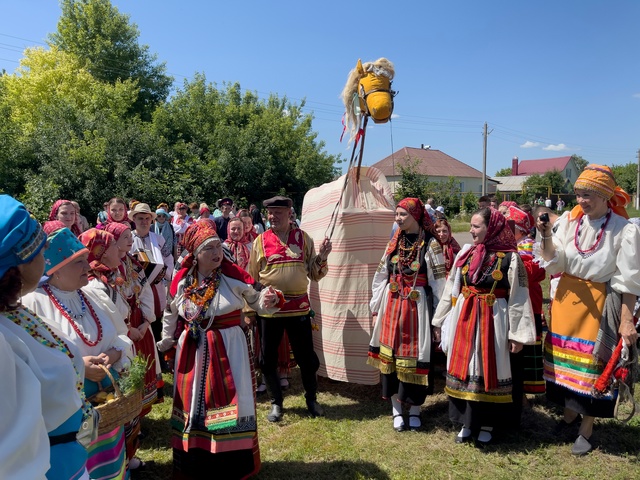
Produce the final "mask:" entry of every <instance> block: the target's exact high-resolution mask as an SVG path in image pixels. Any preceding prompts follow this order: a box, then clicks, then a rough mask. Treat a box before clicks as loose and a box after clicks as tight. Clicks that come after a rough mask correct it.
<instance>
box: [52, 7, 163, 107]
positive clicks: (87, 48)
mask: <svg viewBox="0 0 640 480" xmlns="http://www.w3.org/2000/svg"><path fill="white" fill-rule="evenodd" d="M61 7H62V15H61V16H60V19H59V20H58V30H57V32H55V33H52V34H50V35H49V44H50V45H51V46H55V47H58V48H59V49H60V50H63V51H65V52H68V53H71V54H73V55H74V56H76V57H77V59H78V61H79V62H80V63H81V66H82V67H84V68H86V69H87V70H88V71H89V72H90V73H91V74H92V75H93V76H94V77H95V78H97V79H99V80H102V81H105V82H108V83H111V84H116V83H117V82H118V81H125V80H131V81H134V82H135V83H136V85H137V86H138V88H139V90H138V96H137V98H136V101H135V103H134V104H133V106H132V108H131V112H132V113H135V114H139V115H141V117H142V118H143V119H144V120H150V119H151V113H152V112H153V110H154V109H155V108H156V107H157V106H158V105H159V104H161V103H162V102H164V101H165V100H166V98H167V96H168V94H169V89H170V87H171V84H172V82H173V79H172V78H171V77H170V76H167V75H166V67H165V64H164V63H158V62H157V56H156V55H155V54H151V53H149V47H148V46H147V45H140V44H139V43H138V39H139V37H140V32H139V30H138V27H137V26H136V25H135V24H134V23H130V19H129V15H125V14H122V13H120V12H119V11H118V9H117V8H116V7H114V6H113V5H112V4H111V2H110V1H109V0H62V2H61Z"/></svg>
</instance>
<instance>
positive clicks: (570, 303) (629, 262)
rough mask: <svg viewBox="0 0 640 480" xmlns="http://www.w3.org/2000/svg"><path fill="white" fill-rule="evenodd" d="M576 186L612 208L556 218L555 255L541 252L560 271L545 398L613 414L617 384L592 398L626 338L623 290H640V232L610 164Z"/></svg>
mask: <svg viewBox="0 0 640 480" xmlns="http://www.w3.org/2000/svg"><path fill="white" fill-rule="evenodd" d="M574 188H575V189H582V190H588V191H590V192H595V193H596V194H598V195H600V196H602V197H604V198H605V199H608V211H607V213H606V214H605V215H604V216H602V217H601V218H591V217H590V216H589V215H585V214H584V213H583V211H582V208H581V207H580V206H579V205H578V206H577V207H575V208H574V209H573V210H572V211H571V213H570V215H569V216H563V217H562V218H561V219H560V221H559V223H558V229H557V231H556V233H555V234H554V235H553V239H552V241H553V245H554V247H555V255H554V257H553V258H552V259H551V260H550V261H545V260H544V259H543V258H542V257H541V256H538V253H539V252H538V251H536V257H537V258H538V261H539V262H540V264H541V266H543V267H545V268H546V270H547V271H548V272H549V273H551V274H558V273H560V274H561V277H560V282H559V283H558V287H557V289H556V291H555V295H554V298H553V303H552V307H551V319H550V322H549V332H548V333H547V336H546V338H545V344H544V355H545V357H544V378H545V380H546V381H547V397H548V398H549V399H551V400H552V401H554V402H555V403H558V404H560V405H563V406H565V407H567V408H569V409H571V410H573V411H576V412H578V413H580V414H582V415H587V416H592V417H612V416H613V414H614V407H615V399H616V397H617V393H618V392H617V389H615V388H614V389H609V390H607V391H606V392H604V394H602V395H594V393H593V387H594V383H595V382H596V380H597V379H598V378H599V377H600V375H601V374H602V372H603V370H604V367H605V365H606V363H607V361H608V360H609V359H610V358H611V355H612V352H613V350H614V349H615V347H616V345H617V343H618V340H619V338H620V337H619V334H618V329H619V328H620V311H621V307H620V295H621V294H625V293H627V294H631V295H635V296H638V295H640V268H638V255H640V233H639V232H638V229H637V228H636V227H635V225H633V224H631V223H629V222H628V220H627V217H626V211H625V210H624V205H625V204H626V203H628V198H629V197H628V195H626V193H624V191H622V190H621V189H620V187H617V186H616V184H615V180H614V179H613V175H612V174H611V171H610V169H609V168H608V167H601V166H598V165H589V166H588V167H586V168H585V170H584V172H583V173H582V174H581V175H580V177H579V178H578V180H577V181H576V184H575V187H574Z"/></svg>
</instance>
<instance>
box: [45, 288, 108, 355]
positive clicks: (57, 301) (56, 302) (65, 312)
mask: <svg viewBox="0 0 640 480" xmlns="http://www.w3.org/2000/svg"><path fill="white" fill-rule="evenodd" d="M42 289H43V290H44V291H45V292H46V293H47V295H49V298H50V299H51V303H53V305H54V306H55V307H56V308H57V309H58V310H59V311H60V313H62V316H63V317H64V318H66V319H67V321H68V322H69V324H70V325H71V328H73V331H74V332H76V335H78V337H80V339H81V340H82V342H83V343H84V344H85V345H88V346H90V347H95V346H96V345H98V344H99V343H100V342H101V341H102V323H100V319H99V318H98V315H97V314H96V312H95V310H94V309H93V307H92V306H91V303H89V302H87V300H86V298H85V296H84V293H82V290H76V292H77V293H78V296H79V297H80V303H81V304H82V313H81V314H80V315H79V316H78V315H74V314H73V312H72V311H71V309H70V308H69V307H67V306H66V305H65V304H64V303H62V300H60V299H59V298H58V297H56V295H55V294H54V293H53V290H52V289H51V287H50V286H49V285H46V284H45V285H43V286H42ZM85 305H87V306H88V307H89V313H91V318H93V321H94V322H96V327H97V328H98V338H97V339H96V341H95V342H92V341H90V340H89V339H88V338H87V337H86V336H85V335H84V333H83V332H82V330H80V328H79V327H78V325H77V324H76V322H75V321H74V320H82V318H83V317H84V313H85V308H86V307H85ZM72 317H73V318H72Z"/></svg>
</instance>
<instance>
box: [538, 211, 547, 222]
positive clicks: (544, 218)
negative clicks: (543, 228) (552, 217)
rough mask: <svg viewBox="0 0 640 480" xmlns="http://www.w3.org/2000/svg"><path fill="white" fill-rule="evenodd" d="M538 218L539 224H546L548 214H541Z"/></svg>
mask: <svg viewBox="0 0 640 480" xmlns="http://www.w3.org/2000/svg"><path fill="white" fill-rule="evenodd" d="M538 218H539V219H540V221H541V222H548V221H549V214H548V213H543V214H542V215H540V216H539V217H538Z"/></svg>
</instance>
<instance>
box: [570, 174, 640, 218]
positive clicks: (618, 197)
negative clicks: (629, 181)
mask: <svg viewBox="0 0 640 480" xmlns="http://www.w3.org/2000/svg"><path fill="white" fill-rule="evenodd" d="M573 189H574V190H589V191H591V192H595V193H596V194H598V195H600V196H601V197H604V198H605V199H606V200H607V205H609V208H611V210H613V211H614V213H617V214H618V215H620V216H621V217H624V218H629V215H628V214H627V210H626V209H625V208H624V207H626V206H627V205H628V204H629V202H630V201H631V197H630V196H629V194H628V193H627V192H625V191H624V190H623V189H622V188H620V187H619V186H617V185H616V179H615V178H614V177H613V172H612V171H611V169H610V168H609V167H607V166H606V165H596V164H591V165H587V166H586V167H585V169H584V171H583V172H582V173H581V174H580V176H579V177H578V179H577V180H576V183H575V184H574V185H573ZM583 214H584V213H583V212H582V207H580V205H578V206H576V207H575V208H574V209H573V210H571V216H570V219H571V220H573V219H576V218H580V217H581V216H582V215H583Z"/></svg>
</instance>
